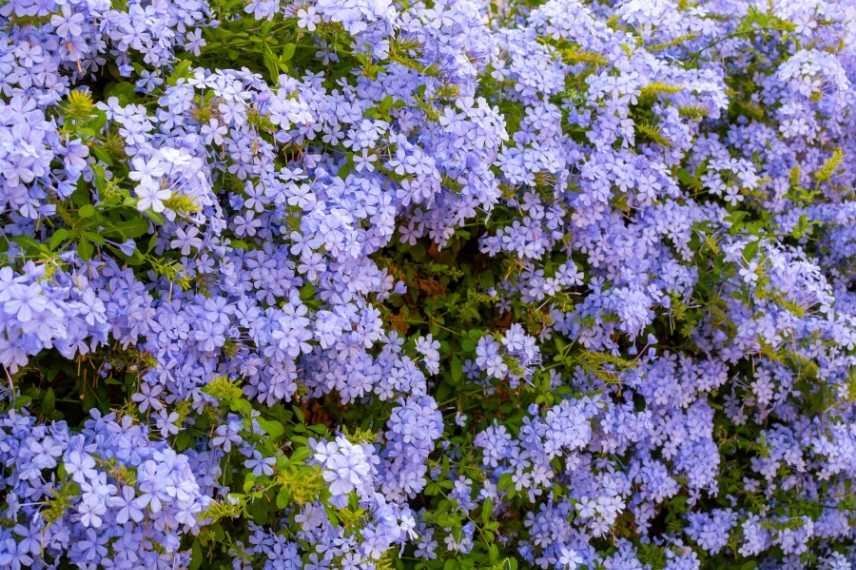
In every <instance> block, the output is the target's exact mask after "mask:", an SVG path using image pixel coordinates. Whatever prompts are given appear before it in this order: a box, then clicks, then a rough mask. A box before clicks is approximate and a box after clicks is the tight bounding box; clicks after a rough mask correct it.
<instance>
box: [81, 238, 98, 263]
mask: <svg viewBox="0 0 856 570" xmlns="http://www.w3.org/2000/svg"><path fill="white" fill-rule="evenodd" d="M94 250H95V248H94V247H93V246H92V242H90V241H89V240H88V239H86V238H80V241H79V242H77V255H79V256H80V259H82V260H83V261H88V260H90V259H92V254H93V253H94Z"/></svg>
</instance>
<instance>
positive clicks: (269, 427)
mask: <svg viewBox="0 0 856 570" xmlns="http://www.w3.org/2000/svg"><path fill="white" fill-rule="evenodd" d="M257 421H258V422H259V425H260V426H262V429H263V430H265V431H266V432H267V434H268V435H269V436H270V437H271V438H272V439H278V438H279V437H280V436H282V434H284V433H285V428H284V427H283V426H282V424H281V423H279V422H278V421H276V420H266V419H264V418H258V420H257Z"/></svg>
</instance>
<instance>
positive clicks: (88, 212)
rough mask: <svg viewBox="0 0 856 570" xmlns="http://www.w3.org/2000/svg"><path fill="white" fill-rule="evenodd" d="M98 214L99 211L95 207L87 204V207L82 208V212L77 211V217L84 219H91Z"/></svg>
mask: <svg viewBox="0 0 856 570" xmlns="http://www.w3.org/2000/svg"><path fill="white" fill-rule="evenodd" d="M97 213H98V210H96V209H95V206H93V205H92V204H86V205H85V206H83V207H82V208H80V210H78V211H77V215H78V216H80V217H81V218H84V219H86V218H91V217H92V216H94V215H95V214H97Z"/></svg>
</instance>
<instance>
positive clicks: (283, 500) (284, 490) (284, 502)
mask: <svg viewBox="0 0 856 570" xmlns="http://www.w3.org/2000/svg"><path fill="white" fill-rule="evenodd" d="M289 501H291V491H290V490H289V488H288V487H286V486H282V487H280V488H279V492H278V493H277V494H276V508H278V509H284V508H285V507H286V506H288V503H289Z"/></svg>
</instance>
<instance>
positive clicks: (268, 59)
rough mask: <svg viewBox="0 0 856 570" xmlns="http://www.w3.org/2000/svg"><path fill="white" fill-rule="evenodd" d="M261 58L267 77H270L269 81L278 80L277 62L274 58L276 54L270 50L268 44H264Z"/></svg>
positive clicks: (274, 81)
mask: <svg viewBox="0 0 856 570" xmlns="http://www.w3.org/2000/svg"><path fill="white" fill-rule="evenodd" d="M262 59H263V60H264V63H265V68H267V72H268V77H269V78H270V81H271V83H278V82H279V62H278V61H277V59H276V56H275V55H274V53H273V52H272V51H271V49H270V46H268V45H267V44H265V49H264V54H263V55H262Z"/></svg>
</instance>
